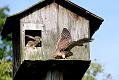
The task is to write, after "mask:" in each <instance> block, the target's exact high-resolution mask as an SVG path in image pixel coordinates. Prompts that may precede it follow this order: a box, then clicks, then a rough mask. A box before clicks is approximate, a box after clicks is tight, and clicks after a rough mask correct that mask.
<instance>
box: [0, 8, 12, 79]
mask: <svg viewBox="0 0 119 80" xmlns="http://www.w3.org/2000/svg"><path fill="white" fill-rule="evenodd" d="M8 11H9V8H8V7H3V8H0V32H1V31H2V28H3V25H4V23H5V20H6V17H7V16H8V15H7V12H8ZM10 37H11V35H10V36H9V37H8V38H6V39H4V40H0V80H12V61H11V60H10V58H12V57H11V54H12V46H11V45H12V42H11V41H9V40H10V39H9V38H10ZM0 39H1V36H0ZM8 57H9V58H8Z"/></svg>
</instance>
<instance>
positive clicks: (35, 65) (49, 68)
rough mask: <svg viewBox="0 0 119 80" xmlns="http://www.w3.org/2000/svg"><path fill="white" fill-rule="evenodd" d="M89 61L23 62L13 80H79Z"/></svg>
mask: <svg viewBox="0 0 119 80" xmlns="http://www.w3.org/2000/svg"><path fill="white" fill-rule="evenodd" d="M90 62H91V61H83V60H46V61H43V60H38V61H28V60H26V61H24V62H23V64H21V66H20V68H19V69H18V71H17V73H16V75H15V77H14V79H13V80H77V79H78V80H81V79H82V77H83V75H84V73H85V72H86V70H87V69H88V67H89V65H90Z"/></svg>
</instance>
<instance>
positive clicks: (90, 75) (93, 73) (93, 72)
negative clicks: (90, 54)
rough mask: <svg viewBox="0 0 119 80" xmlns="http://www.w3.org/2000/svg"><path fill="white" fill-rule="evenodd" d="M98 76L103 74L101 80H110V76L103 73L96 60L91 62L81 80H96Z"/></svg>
mask: <svg viewBox="0 0 119 80" xmlns="http://www.w3.org/2000/svg"><path fill="white" fill-rule="evenodd" d="M98 74H103V75H105V76H102V77H103V80H112V79H111V74H106V73H104V69H103V67H102V65H101V64H99V63H97V62H96V60H94V61H92V63H91V65H90V67H89V69H88V70H87V72H86V74H85V75H84V77H83V79H82V80H97V76H98Z"/></svg>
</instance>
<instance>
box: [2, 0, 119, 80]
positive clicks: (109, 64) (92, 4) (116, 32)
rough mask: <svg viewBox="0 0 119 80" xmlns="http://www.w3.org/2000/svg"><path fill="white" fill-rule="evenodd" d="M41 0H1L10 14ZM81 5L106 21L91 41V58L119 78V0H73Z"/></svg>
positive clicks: (118, 79) (114, 78)
mask: <svg viewBox="0 0 119 80" xmlns="http://www.w3.org/2000/svg"><path fill="white" fill-rule="evenodd" d="M38 1H39V0H0V7H3V6H8V7H9V8H10V12H9V15H12V14H15V13H18V12H19V11H22V10H24V9H26V8H28V7H30V6H31V5H33V4H35V3H37V2H38ZM71 1H72V2H74V3H76V4H78V5H79V6H81V7H83V8H85V9H87V10H89V11H90V12H92V13H94V14H96V15H98V16H100V17H102V18H103V19H104V22H103V23H102V25H101V26H100V29H99V30H98V31H97V32H96V33H95V34H94V35H93V38H94V41H93V42H91V47H90V49H91V50H90V51H91V60H94V59H96V60H97V62H99V63H100V64H102V65H103V66H104V69H105V72H107V73H111V74H112V77H113V80H119V62H118V61H119V47H118V46H119V42H118V41H119V26H118V23H119V0H71Z"/></svg>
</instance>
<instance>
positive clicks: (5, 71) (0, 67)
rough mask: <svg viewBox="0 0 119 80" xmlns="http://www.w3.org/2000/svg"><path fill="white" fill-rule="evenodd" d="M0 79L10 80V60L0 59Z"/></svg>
mask: <svg viewBox="0 0 119 80" xmlns="http://www.w3.org/2000/svg"><path fill="white" fill-rule="evenodd" d="M0 80H12V62H11V61H4V60H0Z"/></svg>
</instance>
